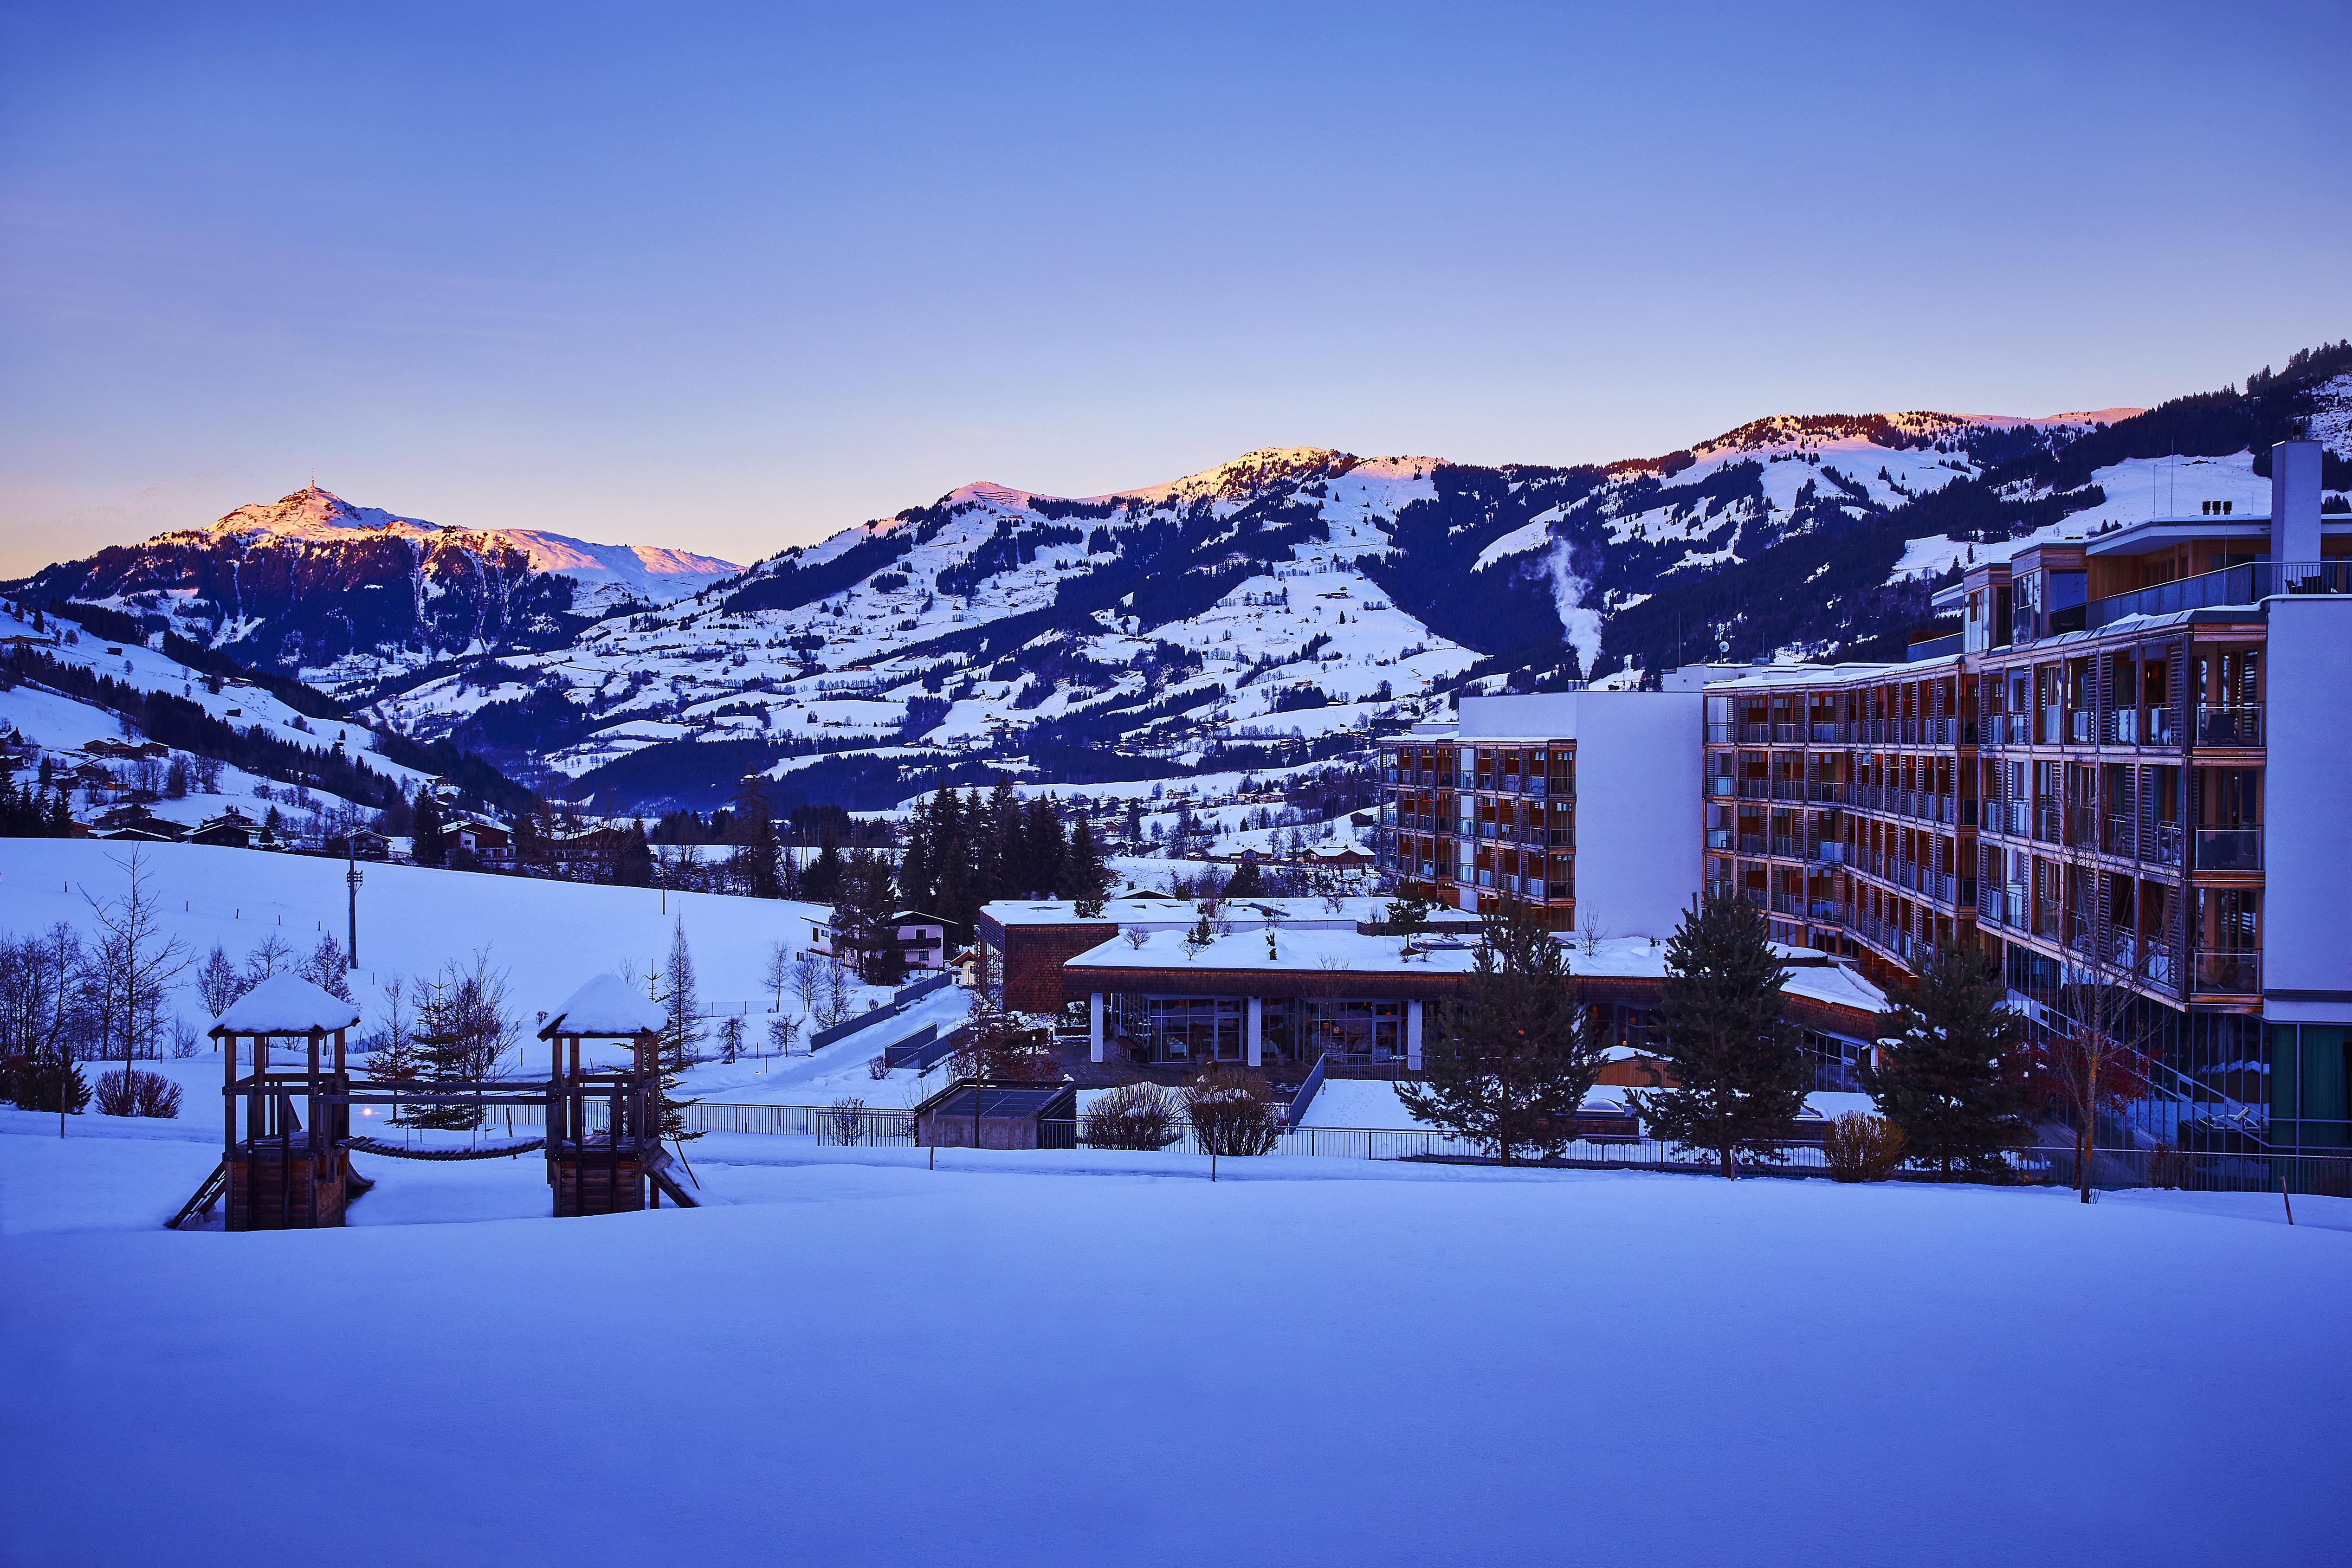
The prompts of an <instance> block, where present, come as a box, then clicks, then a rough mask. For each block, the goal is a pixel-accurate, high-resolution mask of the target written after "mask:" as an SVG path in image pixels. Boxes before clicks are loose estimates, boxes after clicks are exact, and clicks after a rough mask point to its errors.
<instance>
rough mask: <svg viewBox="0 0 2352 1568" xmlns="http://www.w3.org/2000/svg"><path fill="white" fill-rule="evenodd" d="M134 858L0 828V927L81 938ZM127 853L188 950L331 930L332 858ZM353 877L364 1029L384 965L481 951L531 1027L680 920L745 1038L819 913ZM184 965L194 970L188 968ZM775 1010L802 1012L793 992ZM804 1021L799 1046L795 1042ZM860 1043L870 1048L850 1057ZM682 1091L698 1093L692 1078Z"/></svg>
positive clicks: (611, 891)
mask: <svg viewBox="0 0 2352 1568" xmlns="http://www.w3.org/2000/svg"><path fill="white" fill-rule="evenodd" d="M139 858H140V863H141V865H142V867H143V868H144V870H145V873H146V875H147V879H148V883H149V889H150V892H151V894H152V895H153V896H154V897H155V898H156V899H157V900H158V901H159V903H160V904H161V907H162V910H163V916H162V918H163V929H164V931H165V933H166V934H167V935H168V936H172V937H173V938H175V939H176V940H178V941H179V942H180V943H181V944H182V946H184V949H185V950H186V951H187V952H188V953H189V954H190V955H192V956H194V957H195V958H196V959H198V960H199V961H201V960H202V958H203V957H204V956H205V954H206V953H207V952H208V951H209V950H210V949H211V947H212V946H213V945H214V944H215V943H217V944H219V945H220V946H221V947H222V948H223V950H224V951H225V952H226V954H227V956H229V958H230V959H231V960H232V961H233V962H237V963H242V962H244V961H245V960H246V958H247V956H248V955H249V954H250V953H251V952H252V951H253V949H255V948H256V947H257V946H261V945H262V944H263V943H265V942H267V941H268V939H269V938H271V937H272V936H275V937H277V938H278V940H279V941H281V942H283V943H284V944H285V945H286V946H287V947H288V948H289V950H290V951H291V954H292V956H293V957H294V958H295V959H296V960H298V961H299V959H301V958H302V957H304V956H308V955H309V954H310V951H311V949H313V948H314V947H315V946H317V945H318V943H319V939H320V936H322V935H331V936H334V937H335V939H336V940H337V941H338V942H341V940H342V938H343V934H344V930H345V890H344V887H343V862H341V861H336V860H330V859H325V858H322V857H319V856H314V855H291V854H269V853H265V852H260V851H257V850H233V849H215V848H211V847H208V846H205V845H202V844H146V845H142V846H139ZM130 860H131V845H129V844H125V843H110V842H104V841H95V840H88V839H0V934H6V935H10V936H32V935H34V934H36V933H39V932H45V931H47V930H48V929H49V927H50V926H51V925H55V924H56V923H58V922H59V921H64V922H67V923H68V924H70V925H75V926H76V927H78V928H79V929H80V930H81V931H82V932H83V933H84V935H85V936H88V935H89V933H90V932H91V931H92V930H93V929H94V928H95V927H94V915H93V914H92V911H91V908H90V904H89V898H90V897H95V898H98V899H100V900H101V901H103V900H109V899H114V898H119V897H121V895H122V894H123V893H124V892H125V891H126V889H127V887H128V885H129V876H128V873H127V870H126V867H127V865H128V863H129V862H130ZM363 874H364V876H365V878H366V881H365V883H364V884H363V885H362V888H361V889H360V940H359V953H360V967H359V969H358V970H357V971H356V972H354V973H353V974H352V977H351V979H352V996H353V997H354V998H355V999H356V1000H357V1001H358V1002H359V1004H360V1007H361V1009H362V1029H363V1030H364V1029H368V1028H372V1027H373V1026H374V1025H375V1024H376V1023H377V1022H378V1021H379V1020H380V1019H381V1018H382V1016H383V988H384V987H385V986H387V985H389V984H390V983H391V982H392V981H393V980H394V978H395V977H398V978H404V979H405V978H413V977H415V976H418V975H423V974H427V973H430V972H431V971H433V970H435V969H437V968H439V967H441V966H442V965H443V964H445V963H452V962H455V963H470V962H471V961H472V959H473V956H474V955H475V954H477V953H483V954H487V955H488V958H489V961H490V963H491V966H492V967H494V968H497V969H502V970H504V971H506V973H507V976H508V981H509V1004H510V1006H509V1010H510V1012H511V1013H512V1014H513V1015H514V1016H516V1017H517V1018H519V1019H520V1020H522V1023H523V1030H522V1032H523V1035H524V1037H525V1038H526V1039H528V1038H529V1036H530V1033H531V1031H532V1030H534V1029H536V1027H537V1024H538V1014H539V1013H540V1012H541V1010H542V1009H554V1008H555V1007H557V1006H558V1005H560V1004H561V1003H562V1001H563V999H564V998H566V997H568V996H570V995H571V994H572V991H573V990H574V989H576V988H578V987H579V986H580V984H581V983H582V982H583V981H584V980H587V979H588V978H590V977H592V976H594V975H598V974H602V973H606V972H615V973H617V972H622V971H624V970H627V969H632V968H633V969H634V971H635V974H636V975H637V976H638V977H643V976H645V975H646V973H647V972H648V971H649V970H650V969H651V968H653V967H656V966H658V965H659V964H660V963H661V961H662V958H663V956H664V955H665V954H666V953H667V951H668V949H669V944H670V941H671V938H672V936H673V935H674V933H675V932H676V931H677V929H678V928H679V927H680V925H681V924H682V925H683V928H684V930H685V932H686V936H687V942H688V948H689V950H690V952H691V954H692V956H693V958H694V962H695V967H696V970H697V974H698V981H699V984H700V989H701V993H702V1001H703V1005H704V1007H705V1009H708V1011H709V1013H711V1014H712V1015H714V1016H715V1015H722V1014H726V1013H741V1014H744V1015H745V1017H746V1023H747V1028H746V1030H745V1038H746V1040H747V1041H748V1042H749V1043H751V1045H754V1046H757V1045H758V1044H759V1043H760V1041H761V1040H762V1039H764V1035H765V1029H766V1021H765V1020H766V1019H767V1016H768V1009H770V1007H771V1006H772V1004H773V1002H774V998H773V995H772V993H771V992H770V991H769V990H768V988H766V987H765V986H764V985H763V984H762V979H763V977H764V975H765V972H766V969H767V965H768V956H769V952H770V949H771V948H772V946H774V945H775V944H777V943H779V942H782V943H784V944H785V945H786V946H788V947H790V948H792V949H793V950H794V951H797V950H798V949H799V948H800V947H801V946H803V944H804V942H805V941H806V938H807V936H808V932H809V925H810V922H811V920H812V919H814V920H818V921H822V920H824V918H825V917H826V911H824V909H822V908H820V907H818V906H817V905H814V904H796V903H790V902H784V901H779V900H774V899H754V898H736V897H730V896H728V895H726V894H700V893H676V892H672V893H667V894H666V893H663V892H660V891H658V890H656V889H653V888H636V887H593V886H588V885H585V884H583V883H562V882H541V881H535V880H532V879H530V878H526V877H510V876H488V875H482V874H478V873H467V872H455V871H434V870H429V869H426V868H424V867H419V866H401V865H369V866H367V867H365V868H364V873H363ZM85 894H88V895H89V896H88V897H86V896H85ZM184 978H193V972H191V974H190V975H189V976H187V977H184ZM856 995H857V996H858V997H862V998H866V1000H867V1001H875V1000H881V999H885V998H886V997H887V993H886V992H883V991H881V990H879V989H873V988H863V987H860V988H856ZM172 1005H173V1009H174V1010H176V1011H177V1012H178V1013H179V1015H180V1016H181V1017H182V1018H183V1019H185V1020H186V1021H187V1022H188V1023H189V1025H190V1026H191V1027H192V1028H194V1029H195V1030H197V1031H198V1032H201V1031H202V1030H205V1029H206V1028H209V1027H210V1025H211V1021H212V1020H211V1019H210V1018H209V1017H207V1016H205V1013H204V1009H203V1008H202V1007H201V1006H199V1005H198V1003H197V1001H196V997H195V992H194V989H193V988H191V987H184V988H182V989H181V990H179V991H178V992H177V993H176V994H175V995H174V997H173V1003H172ZM858 1005H864V1004H863V1003H860V1004H858ZM783 1009H784V1011H785V1012H786V1013H787V1014H790V1015H793V1016H794V1017H795V1018H798V1017H800V1016H801V1013H802V1009H801V1006H800V1003H799V1000H798V998H795V997H793V995H792V994H791V993H790V992H789V991H788V992H787V993H786V994H785V996H784V998H783ZM802 1021H803V1033H802V1037H801V1039H802V1044H801V1047H800V1049H802V1050H803V1051H805V1050H806V1049H807V1046H806V1038H807V1028H806V1020H805V1019H803V1020H802ZM870 1054H872V1051H871V1050H870V1049H868V1050H867V1051H865V1053H864V1054H861V1055H859V1056H858V1057H857V1058H856V1062H857V1063H858V1064H862V1063H863V1061H865V1057H866V1055H870ZM533 1060H536V1059H535V1057H534V1059H533ZM509 1061H510V1062H511V1061H512V1059H509ZM842 1065H843V1066H845V1067H846V1066H849V1065H851V1064H849V1063H847V1062H846V1061H845V1062H844V1063H842ZM215 1071H216V1069H215ZM697 1071H704V1070H700V1069H698V1070H697ZM709 1071H712V1072H718V1071H720V1070H719V1068H717V1067H716V1066H715V1065H714V1066H713V1067H712V1068H710V1069H709ZM728 1071H733V1070H728ZM744 1071H749V1070H748V1069H747V1070H744ZM858 1071H862V1066H860V1067H859V1068H858ZM742 1088H743V1086H741V1085H731V1086H730V1091H729V1092H728V1093H727V1095H726V1097H727V1098H733V1099H744V1098H759V1099H772V1098H774V1096H773V1095H772V1094H752V1093H748V1092H741V1090H742ZM688 1092H696V1093H700V1092H704V1090H703V1089H702V1088H701V1087H700V1086H699V1085H698V1084H697V1083H695V1082H693V1081H692V1080H689V1089H688ZM713 1097H716V1096H713ZM877 1103H881V1102H879V1101H877Z"/></svg>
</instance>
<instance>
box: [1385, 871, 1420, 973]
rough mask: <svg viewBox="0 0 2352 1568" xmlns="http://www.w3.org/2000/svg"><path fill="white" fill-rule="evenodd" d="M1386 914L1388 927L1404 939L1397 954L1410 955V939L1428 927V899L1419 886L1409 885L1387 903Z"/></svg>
mask: <svg viewBox="0 0 2352 1568" xmlns="http://www.w3.org/2000/svg"><path fill="white" fill-rule="evenodd" d="M1388 916H1389V929H1390V930H1391V931H1392V932H1394V933H1395V934H1396V935H1397V936H1401V937H1402V938H1403V939H1404V940H1403V944H1402V946H1401V947H1400V948H1399V949H1398V953H1399V956H1411V955H1412V939H1413V938H1414V937H1416V936H1420V935H1421V934H1422V933H1423V931H1426V930H1427V929H1429V900H1427V899H1426V898H1423V896H1422V895H1421V889H1420V888H1419V887H1417V886H1409V887H1407V888H1406V889H1405V890H1404V892H1402V893H1401V894H1397V896H1396V898H1395V899H1394V900H1393V901H1392V902H1391V904H1389V909H1388Z"/></svg>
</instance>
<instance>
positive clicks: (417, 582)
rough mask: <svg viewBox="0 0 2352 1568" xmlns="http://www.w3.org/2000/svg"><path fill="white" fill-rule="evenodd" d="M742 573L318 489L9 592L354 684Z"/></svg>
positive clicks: (713, 562)
mask: <svg viewBox="0 0 2352 1568" xmlns="http://www.w3.org/2000/svg"><path fill="white" fill-rule="evenodd" d="M735 570H737V569H736V567H735V566H734V564H733V563H731V562H729V561H723V560H719V559H714V558H712V557H709V556H699V555H691V554H688V553H687V552H685V551H683V550H668V549H654V548H651V547H648V546H642V545H601V544H592V543H590V542H588V541H587V540H585V539H576V538H569V537H568V536H565V535H562V534H552V533H546V532H542V531H540V530H537V529H530V528H445V527H443V526H442V525H440V524H437V523H430V522H426V521H425V520H424V519H422V518H419V517H400V516H397V515H395V514H394V513H391V512H387V511H383V510H382V509H380V508H378V507H355V506H353V505H352V503H350V502H349V501H346V500H344V499H343V498H342V497H340V496H337V495H334V494H333V493H332V492H331V491H327V490H322V489H320V488H319V487H318V486H316V485H312V486H306V487H305V488H303V489H300V490H297V491H295V492H294V493H293V494H292V495H290V496H287V497H283V498H281V499H279V500H277V501H271V502H268V503H260V504H256V505H252V506H246V507H238V508H237V509H236V510H235V511H233V512H231V513H229V514H228V515H227V516H226V517H222V518H220V519H219V520H217V521H215V522H213V523H209V524H206V525H205V526H204V527H202V528H181V529H173V530H170V531H167V532H164V533H161V534H158V535H156V536H155V537H154V538H151V539H148V540H147V541H145V542H144V543H143V544H138V545H130V546H122V547H117V548H113V549H105V550H101V551H100V552H99V553H98V554H97V555H95V556H92V557H91V558H89V559H88V560H80V561H70V562H67V563H64V564H62V565H58V566H52V567H50V568H48V569H47V570H44V571H42V572H39V573H37V574H36V575H35V576H34V577H32V578H30V579H28V580H26V581H24V582H21V583H16V584H12V585H10V587H11V588H12V589H13V590H14V591H16V592H17V593H18V594H20V595H22V596H23V597H25V598H26V599H29V600H31V601H35V602H44V601H47V599H50V598H63V599H76V600H81V601H87V602H94V603H99V604H103V605H105V606H107V607H109V608H110V609H117V610H122V611H125V612H131V613H133V614H142V615H162V616H164V617H167V618H168V620H169V622H170V624H171V627H172V629H173V631H175V632H179V633H180V634H182V635H184V636H186V637H189V638H190V639H192V640H193V641H195V642H198V643H202V644H204V645H205V646H206V647H212V648H217V649H220V650H222V651H224V652H226V653H231V654H233V655H234V656H236V658H238V659H239V660H241V661H243V662H244V663H246V664H251V665H255V666H258V667H260V668H264V669H269V670H274V671H278V672H279V673H282V674H291V675H297V676H299V677H300V678H302V679H304V680H307V681H310V682H312V683H313V684H316V685H321V686H325V687H327V688H329V689H334V690H341V691H343V692H347V693H348V692H352V691H356V690H360V689H363V688H365V687H367V686H371V685H373V684H374V683H375V682H376V681H378V680H381V679H383V678H384V677H385V676H386V675H387V674H395V673H398V672H400V671H403V670H407V669H414V668H420V667H423V666H425V665H427V664H433V663H435V662H438V661H444V660H448V659H452V658H464V657H467V656H469V655H472V656H479V655H487V654H496V653H500V652H504V651H506V650H508V649H510V648H515V647H550V646H556V645H560V644H561V643H563V642H564V641H565V640H567V639H568V638H570V637H571V636H572V635H573V634H574V633H575V632H578V631H579V630H580V629H581V628H582V627H583V626H586V625H587V624H589V623H590V622H593V621H594V620H595V619H596V618H597V617H598V616H599V615H601V614H603V613H604V612H608V611H610V610H613V609H614V608H616V607H633V606H635V605H638V604H660V603H666V602H667V601H670V600H673V599H676V598H677V597H679V596H680V595H683V594H689V593H693V592H695V591H698V590H699V589H701V588H704V587H707V586H708V585H709V584H710V583H712V582H715V581H718V580H720V579H722V578H724V577H727V576H729V575H730V574H731V573H733V572H734V571H735Z"/></svg>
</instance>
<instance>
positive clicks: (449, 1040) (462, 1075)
mask: <svg viewBox="0 0 2352 1568" xmlns="http://www.w3.org/2000/svg"><path fill="white" fill-rule="evenodd" d="M416 1004H417V1005H416V1036H415V1045H416V1057H417V1061H418V1064H419V1066H420V1069H421V1071H420V1073H419V1077H420V1078H421V1079H422V1080H423V1082H424V1084H425V1086H426V1087H428V1088H429V1087H432V1086H435V1085H438V1084H443V1083H462V1082H466V1080H467V1076H468V1071H467V1069H468V1067H469V1066H470V1064H471V1061H472V1058H473V1053H472V1051H471V1049H470V1045H471V1042H470V1041H469V1040H467V1029H466V1018H465V1006H464V1003H463V1001H462V1000H461V998H459V996H458V994H457V983H456V981H455V980H454V979H453V978H452V977H450V976H449V975H448V974H447V973H446V971H445V972H443V973H441V974H436V975H435V976H434V977H432V978H430V979H427V980H422V981H419V982H418V985H417V998H416ZM481 1116H482V1112H481V1107H479V1106H478V1105H423V1106H419V1107H418V1108H417V1109H415V1110H414V1111H411V1112H410V1113H408V1116H407V1118H406V1119H407V1122H408V1124H409V1125H410V1126H413V1127H439V1128H444V1129H448V1130H453V1131H457V1132H463V1131H465V1130H466V1129H467V1128H469V1127H473V1126H477V1125H478V1124H480V1122H481Z"/></svg>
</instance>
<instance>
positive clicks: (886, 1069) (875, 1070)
mask: <svg viewBox="0 0 2352 1568" xmlns="http://www.w3.org/2000/svg"><path fill="white" fill-rule="evenodd" d="M889 1076H890V1059H889V1058H888V1057H887V1056H870V1057H868V1058H866V1077H868V1078H887V1077H889Z"/></svg>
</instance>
